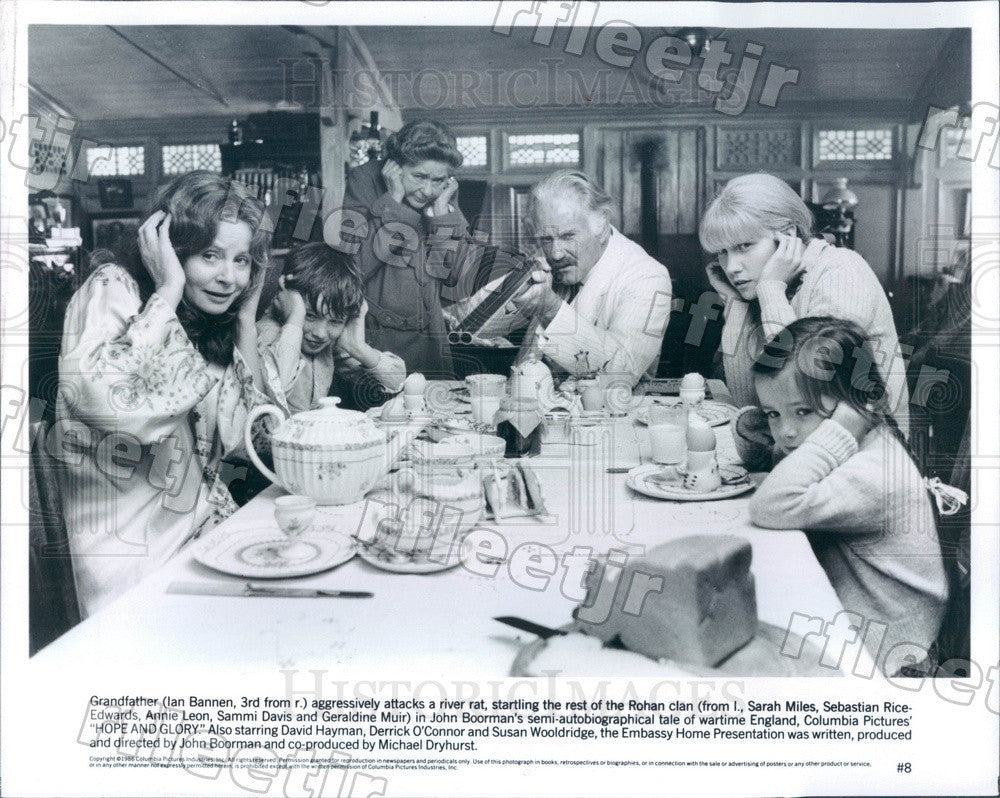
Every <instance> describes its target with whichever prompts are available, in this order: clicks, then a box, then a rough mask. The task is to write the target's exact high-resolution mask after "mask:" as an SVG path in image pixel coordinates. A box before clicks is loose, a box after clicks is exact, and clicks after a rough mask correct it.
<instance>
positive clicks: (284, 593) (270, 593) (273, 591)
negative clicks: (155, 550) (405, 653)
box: [167, 582, 375, 598]
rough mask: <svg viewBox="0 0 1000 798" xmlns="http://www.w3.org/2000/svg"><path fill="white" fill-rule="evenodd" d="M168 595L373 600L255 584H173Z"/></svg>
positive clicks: (362, 594) (354, 593) (360, 594)
mask: <svg viewBox="0 0 1000 798" xmlns="http://www.w3.org/2000/svg"><path fill="white" fill-rule="evenodd" d="M167 592H168V593H184V594H188V595H192V596H250V597H252V596H262V597H267V598H372V597H373V596H374V595H375V594H374V593H369V592H368V591H364V590H323V589H320V588H315V587H285V586H284V585H258V584H254V583H253V582H171V583H170V585H169V586H168V587H167Z"/></svg>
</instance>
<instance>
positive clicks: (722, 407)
mask: <svg viewBox="0 0 1000 798" xmlns="http://www.w3.org/2000/svg"><path fill="white" fill-rule="evenodd" d="M655 404H658V405H670V404H677V401H676V400H675V401H673V402H656V403H655ZM695 412H696V413H697V414H698V415H699V416H701V417H702V418H703V419H705V422H706V423H707V424H708V426H710V427H721V426H722V425H723V424H728V423H729V422H730V421H732V419H733V417H734V416H735V415H736V414H737V413H738V412H739V408H737V407H735V406H734V405H730V404H726V403H725V402H716V401H711V400H707V399H706V400H705V401H704V402H702V403H701V404H699V405H697V406H696V408H695ZM635 420H636V421H638V422H639V423H640V424H646V425H647V426H648V425H649V407H640V408H639V409H638V410H636V411H635Z"/></svg>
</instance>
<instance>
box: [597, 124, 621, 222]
mask: <svg viewBox="0 0 1000 798" xmlns="http://www.w3.org/2000/svg"><path fill="white" fill-rule="evenodd" d="M601 140H602V143H603V157H602V159H601V166H602V171H603V175H602V177H601V180H602V186H603V188H604V190H605V191H607V192H608V194H609V195H610V196H611V198H612V199H613V200H614V201H615V211H616V216H617V218H618V223H619V225H621V227H622V229H623V230H624V229H625V215H624V210H623V199H624V198H623V195H622V167H623V165H624V164H623V161H622V158H623V154H622V134H621V131H618V130H604V131H602V133H601Z"/></svg>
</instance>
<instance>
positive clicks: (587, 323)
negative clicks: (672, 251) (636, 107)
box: [491, 170, 671, 385]
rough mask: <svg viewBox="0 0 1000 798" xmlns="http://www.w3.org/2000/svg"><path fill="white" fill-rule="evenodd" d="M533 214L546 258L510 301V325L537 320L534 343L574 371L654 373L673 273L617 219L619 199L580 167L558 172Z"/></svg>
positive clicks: (543, 186) (536, 195)
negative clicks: (614, 215) (614, 202)
mask: <svg viewBox="0 0 1000 798" xmlns="http://www.w3.org/2000/svg"><path fill="white" fill-rule="evenodd" d="M528 221H529V223H530V225H531V229H532V232H533V234H534V237H535V240H536V241H537V242H538V244H539V245H540V247H541V250H542V252H543V253H544V256H545V262H544V264H541V265H542V268H540V269H539V270H538V271H536V272H535V273H534V274H533V275H532V280H531V281H529V282H528V283H527V284H526V285H525V286H524V288H522V290H521V291H520V292H518V293H517V294H516V295H515V296H514V297H513V298H512V299H511V300H510V301H509V302H508V303H507V307H506V308H505V316H506V320H507V322H508V323H507V325H506V326H507V327H508V329H510V328H511V326H512V325H510V323H509V322H510V321H512V320H513V317H515V316H516V317H518V318H520V319H521V324H522V325H523V323H524V321H523V320H524V319H530V320H531V327H529V334H528V336H527V337H526V339H525V346H526V347H528V348H530V349H531V350H533V351H537V352H538V353H540V354H541V355H544V356H545V357H546V358H547V359H548V360H549V361H551V362H552V363H554V364H555V365H557V366H559V367H560V368H562V369H563V370H564V371H567V372H569V373H570V374H580V373H583V372H587V371H596V370H598V369H603V371H604V372H605V373H607V374H610V375H612V376H613V377H616V378H620V379H623V380H628V381H629V383H630V384H631V385H635V383H637V382H638V381H639V379H640V378H641V377H642V375H643V374H644V373H646V372H647V371H648V372H650V373H651V374H653V373H655V371H656V366H657V360H658V356H659V353H660V347H661V345H662V341H663V333H664V330H665V329H666V326H667V320H668V318H669V316H670V288H671V286H670V275H669V274H668V273H667V269H666V267H665V266H663V265H662V264H660V263H658V262H657V261H655V260H653V259H652V258H651V257H649V255H647V254H646V253H645V251H644V250H643V249H642V247H640V246H639V245H638V244H635V243H633V242H632V241H630V240H629V239H627V238H626V237H625V236H624V235H622V234H621V233H620V232H619V231H618V230H616V229H615V228H614V227H613V226H612V225H611V198H610V197H609V196H608V195H607V194H606V193H605V192H604V191H603V190H602V189H601V188H600V187H599V186H597V185H595V184H594V183H593V182H592V181H591V180H590V179H589V178H588V177H587V176H586V175H584V174H582V173H580V172H573V171H568V170H564V171H560V172H555V173H553V174H551V175H549V176H548V177H546V178H545V179H544V180H542V181H541V182H540V183H538V184H537V185H535V187H534V188H533V189H532V191H531V205H530V209H529V219H528ZM504 322H505V319H503V318H501V319H497V320H496V324H497V327H503V326H504ZM493 326H494V325H493V324H491V327H493Z"/></svg>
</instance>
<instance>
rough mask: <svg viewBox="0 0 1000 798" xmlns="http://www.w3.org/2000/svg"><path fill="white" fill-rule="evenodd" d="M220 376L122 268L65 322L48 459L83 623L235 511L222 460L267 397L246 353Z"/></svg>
mask: <svg viewBox="0 0 1000 798" xmlns="http://www.w3.org/2000/svg"><path fill="white" fill-rule="evenodd" d="M233 358H234V360H233V363H232V364H231V365H230V366H228V367H226V368H223V367H221V366H218V365H215V364H210V363H208V362H207V361H206V360H205V359H204V358H203V357H202V355H201V354H200V353H199V352H198V350H197V349H196V348H195V347H194V345H193V344H192V342H191V341H190V339H189V338H188V337H187V334H186V333H185V332H184V329H183V328H182V327H181V324H180V321H179V320H178V319H177V316H176V314H175V313H174V311H173V310H172V309H171V308H170V307H169V306H168V305H167V304H166V303H164V301H163V300H162V299H161V298H160V297H159V296H158V295H157V294H153V295H152V296H151V297H150V298H149V299H148V300H147V301H146V303H145V305H143V303H142V301H141V299H140V295H139V287H138V285H137V284H136V282H135V280H134V279H133V278H132V277H131V275H129V274H128V272H127V271H126V270H125V269H123V268H122V267H120V266H117V265H114V264H107V265H105V266H102V267H101V268H100V269H98V270H97V271H95V272H94V273H93V274H92V275H91V276H90V277H89V278H88V279H87V281H86V282H85V283H84V284H83V285H82V286H81V287H80V289H79V290H78V291H77V292H76V294H74V296H73V299H72V300H71V302H70V304H69V308H68V309H67V312H66V321H65V326H64V330H63V341H62V350H61V353H60V358H59V396H58V399H57V404H56V423H55V425H54V426H53V428H52V430H51V431H50V435H49V437H48V440H47V442H46V443H47V451H48V452H49V455H50V457H53V458H54V459H55V460H56V461H57V463H56V464H57V467H58V469H59V472H60V480H61V489H62V501H63V511H64V514H65V521H66V528H67V532H68V534H69V537H70V549H71V551H72V553H73V556H74V568H75V572H76V579H77V592H78V596H79V600H80V606H81V609H82V611H83V613H84V614H85V615H89V614H92V613H93V612H94V611H95V610H97V609H98V608H100V607H101V606H102V605H103V604H105V603H106V602H108V601H109V600H111V599H112V598H114V597H115V596H117V595H119V594H120V593H122V592H124V591H125V590H126V589H127V588H128V587H130V586H131V585H133V584H134V583H136V582H138V581H139V580H140V579H141V578H142V577H144V576H145V575H146V574H148V573H150V572H151V571H153V570H155V569H156V568H158V567H159V566H160V565H162V564H163V563H164V562H166V561H167V560H168V559H169V558H170V557H171V556H172V555H173V554H175V553H176V552H177V551H178V550H179V549H180V548H181V546H183V545H184V544H185V543H186V542H187V541H188V540H190V539H192V538H194V537H197V536H198V535H199V534H200V533H201V532H202V531H204V530H205V529H207V528H210V527H211V526H214V525H215V524H216V523H218V522H219V521H220V520H222V519H223V518H225V517H227V516H228V515H229V514H230V513H231V512H232V511H233V510H234V509H235V505H234V503H233V500H232V497H231V496H230V495H229V490H228V488H227V487H226V483H227V479H226V475H225V474H223V473H220V469H219V464H220V460H221V459H222V458H223V457H225V456H228V455H230V454H231V453H233V452H236V451H238V450H239V449H240V448H241V447H242V441H243V428H244V424H245V421H246V418H247V414H248V413H249V411H250V410H251V409H252V408H253V407H254V406H255V405H257V404H262V403H265V402H267V401H268V398H267V397H266V396H264V395H263V394H262V393H261V392H260V391H258V390H257V389H256V388H255V387H254V385H253V379H252V375H251V373H250V370H249V368H248V366H247V365H246V363H245V361H244V360H243V359H242V357H241V356H240V353H239V351H238V350H234V352H233Z"/></svg>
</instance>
